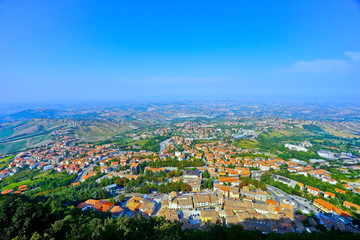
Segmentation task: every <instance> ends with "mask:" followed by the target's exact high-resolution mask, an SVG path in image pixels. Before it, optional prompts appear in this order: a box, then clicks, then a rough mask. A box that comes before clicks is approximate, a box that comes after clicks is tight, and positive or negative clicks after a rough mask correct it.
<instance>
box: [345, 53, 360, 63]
mask: <svg viewBox="0 0 360 240" xmlns="http://www.w3.org/2000/svg"><path fill="white" fill-rule="evenodd" d="M344 54H345V55H346V56H348V57H349V58H351V59H352V60H353V61H360V51H359V52H351V51H348V52H345V53H344Z"/></svg>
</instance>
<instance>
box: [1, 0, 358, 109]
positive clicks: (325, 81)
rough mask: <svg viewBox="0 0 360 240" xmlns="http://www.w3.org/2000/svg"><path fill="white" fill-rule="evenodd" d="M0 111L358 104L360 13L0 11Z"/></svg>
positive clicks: (320, 6) (92, 6)
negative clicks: (218, 102) (40, 106)
mask: <svg viewBox="0 0 360 240" xmlns="http://www.w3.org/2000/svg"><path fill="white" fill-rule="evenodd" d="M0 85H1V87H0V89H1V91H0V102H36V101H37V102H46V101H55V102H61V101H121V100H124V99H127V100H129V99H165V100H166V99H169V100H170V99H230V98H233V99H300V100H302V99H305V100H308V99H313V100H324V99H331V100H337V99H339V100H349V101H358V100H360V94H359V90H360V2H359V1H351V0H338V1H332V0H324V1H322V0H317V1H310V0H307V1H285V0H284V1H240V0H238V1H194V0H192V1H186V0H182V1H165V0H164V1H156V0H152V1H89V0H88V1H74V0H69V1H67V0H61V1H55V0H52V1H47V0H44V1H35V0H33V1H29V0H24V1H21V0H18V1H13V0H2V1H0Z"/></svg>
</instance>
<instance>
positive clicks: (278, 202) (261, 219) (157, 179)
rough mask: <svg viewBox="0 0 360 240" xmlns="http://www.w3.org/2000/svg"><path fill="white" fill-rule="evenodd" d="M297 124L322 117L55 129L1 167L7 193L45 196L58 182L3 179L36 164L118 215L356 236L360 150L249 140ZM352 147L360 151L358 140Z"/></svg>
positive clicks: (188, 224)
mask: <svg viewBox="0 0 360 240" xmlns="http://www.w3.org/2000/svg"><path fill="white" fill-rule="evenodd" d="M296 126H301V128H304V127H308V128H309V129H310V128H319V127H318V123H317V122H314V121H303V120H285V119H262V120H251V121H248V120H246V121H244V120H243V119H238V118H232V119H230V120H228V121H219V122H211V121H210V122H193V121H188V120H187V121H183V122H180V123H174V124H171V125H167V126H163V127H157V128H150V129H145V130H141V131H136V132H134V133H129V134H126V135H125V139H124V138H122V139H121V140H118V141H113V142H112V143H104V144H101V143H100V144H97V145H95V144H92V143H83V142H80V141H79V136H76V135H71V134H69V131H66V130H58V131H54V132H52V133H51V134H52V136H53V137H54V140H55V141H54V142H53V143H49V144H47V145H45V146H41V147H37V148H34V149H30V150H27V151H23V152H20V153H18V154H16V155H13V156H10V155H9V156H3V159H6V158H7V159H9V161H8V166H7V167H6V168H4V169H3V170H1V175H0V179H1V180H2V184H3V185H1V186H2V189H3V190H2V192H1V194H3V195H4V194H25V195H36V194H44V191H45V192H46V193H47V194H48V192H49V190H51V189H49V186H48V184H43V183H42V182H41V181H36V180H35V181H30V180H29V179H24V180H22V181H21V180H20V181H18V180H16V181H12V182H11V181H9V184H6V183H7V181H8V180H11V179H12V178H14V177H15V176H17V175H19V174H21V173H24V172H27V173H28V174H31V172H35V171H37V172H38V173H39V174H40V175H41V174H42V175H44V174H46V175H47V176H51V175H54V176H55V175H56V174H62V175H61V177H66V178H67V180H66V181H64V184H63V185H61V184H59V183H58V184H57V185H56V184H55V185H54V187H53V189H54V190H56V189H57V188H59V189H63V188H73V189H74V191H77V190H80V189H81V188H82V186H83V185H84V184H86V183H88V182H93V183H94V184H95V185H94V187H95V188H97V189H98V190H99V189H100V190H101V191H103V192H104V193H103V195H102V197H104V198H98V197H100V196H98V197H96V198H88V199H84V198H82V199H80V198H78V199H76V200H75V201H73V202H74V203H73V204H75V205H74V206H76V208H78V209H81V210H83V211H97V212H103V213H109V214H111V216H112V217H115V218H117V217H121V218H123V217H125V216H127V217H130V218H135V219H137V218H139V217H144V218H150V217H164V218H165V219H167V220H169V221H178V222H181V223H182V227H183V228H184V229H187V228H194V229H204V228H206V226H207V225H209V224H216V223H217V222H220V223H221V224H225V225H234V224H239V225H241V226H242V227H243V229H245V230H258V231H261V232H263V233H270V232H278V233H290V232H297V233H302V232H304V231H307V232H313V231H320V230H321V229H322V228H325V229H328V230H330V229H332V228H334V229H338V230H341V231H350V232H353V233H358V232H359V230H360V228H359V226H358V219H357V218H358V215H357V214H358V213H359V212H360V183H358V182H356V181H351V179H354V178H357V177H358V176H359V172H358V171H359V169H360V165H356V164H359V162H360V158H359V157H358V156H356V153H350V152H348V153H346V152H341V151H340V152H339V151H338V150H339V149H337V148H336V147H334V146H332V147H330V148H329V147H328V146H324V148H323V149H319V150H317V151H316V152H313V153H312V155H304V154H308V153H309V152H310V149H311V148H313V147H314V145H313V144H312V143H311V142H310V141H309V140H307V139H302V140H300V141H298V142H297V143H295V142H291V143H290V142H289V143H281V149H283V151H288V152H290V153H292V154H293V155H294V154H295V155H298V156H299V157H301V159H297V158H295V157H292V155H289V156H285V155H284V154H282V155H281V154H279V155H277V154H274V153H272V152H271V151H268V150H263V149H262V148H261V147H260V148H259V147H255V146H251V143H254V142H259V141H260V140H261V139H260V138H264V136H269V134H270V136H275V137H276V136H277V135H279V133H284V132H285V131H287V130H289V131H292V129H294V128H296ZM154 139H155V141H154ZM144 142H145V144H143V143H144ZM262 142H264V140H262ZM270 142H271V141H270ZM314 143H315V142H314ZM141 144H143V146H141ZM146 144H147V145H146ZM241 144H243V145H241ZM246 145H248V146H250V147H248V146H246ZM146 146H148V147H150V148H152V149H153V151H151V150H149V149H148V150H145V149H143V147H145V148H146ZM265 147H266V146H265ZM325 147H326V148H325ZM334 150H335V151H334ZM348 150H349V149H348ZM354 150H356V151H357V153H359V148H358V147H357V148H355V149H354ZM308 156H310V157H312V156H316V157H317V158H308ZM330 168H331V169H330ZM57 176H60V175H57ZM32 178H33V179H35V178H36V176H34V177H32ZM52 191H53V190H52ZM61 191H62V190H61ZM54 194H55V196H56V191H55V193H54ZM78 200H81V201H78Z"/></svg>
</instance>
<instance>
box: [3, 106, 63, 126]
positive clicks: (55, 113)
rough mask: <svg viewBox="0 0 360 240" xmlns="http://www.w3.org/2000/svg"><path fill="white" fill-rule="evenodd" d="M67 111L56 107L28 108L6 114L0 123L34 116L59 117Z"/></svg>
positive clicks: (28, 118)
mask: <svg viewBox="0 0 360 240" xmlns="http://www.w3.org/2000/svg"><path fill="white" fill-rule="evenodd" d="M66 115H67V114H66V112H64V111H61V110H56V109H45V108H44V109H27V110H23V111H20V112H17V113H12V114H9V115H6V116H4V117H2V118H1V119H0V123H4V122H12V121H24V120H30V119H34V118H51V119H59V118H63V117H64V116H66Z"/></svg>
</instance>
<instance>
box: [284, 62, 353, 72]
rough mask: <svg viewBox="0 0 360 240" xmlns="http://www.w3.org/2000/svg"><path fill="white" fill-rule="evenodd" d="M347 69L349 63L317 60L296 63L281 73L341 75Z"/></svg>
mask: <svg viewBox="0 0 360 240" xmlns="http://www.w3.org/2000/svg"><path fill="white" fill-rule="evenodd" d="M348 68H349V63H348V62H347V61H345V60H341V59H317V60H313V61H296V62H295V63H294V64H293V65H292V66H291V67H290V68H288V69H285V70H283V71H280V72H282V73H342V72H346V71H347V70H348Z"/></svg>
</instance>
